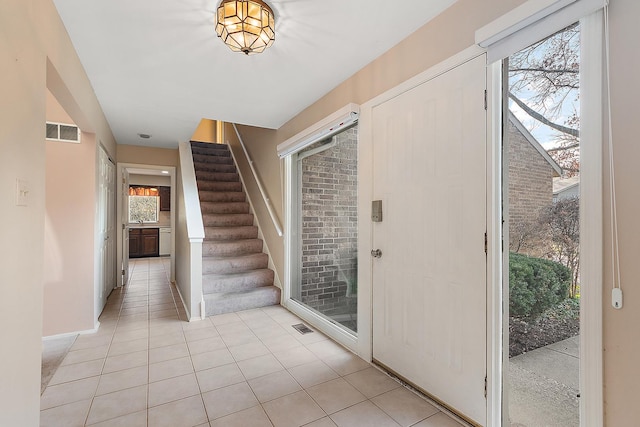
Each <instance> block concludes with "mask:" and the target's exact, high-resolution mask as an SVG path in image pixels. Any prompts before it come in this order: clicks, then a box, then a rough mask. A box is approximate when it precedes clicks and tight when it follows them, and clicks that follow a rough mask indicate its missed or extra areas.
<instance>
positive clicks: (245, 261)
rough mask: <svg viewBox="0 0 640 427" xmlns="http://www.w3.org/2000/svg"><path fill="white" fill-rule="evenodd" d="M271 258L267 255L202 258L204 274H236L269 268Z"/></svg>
mask: <svg viewBox="0 0 640 427" xmlns="http://www.w3.org/2000/svg"><path fill="white" fill-rule="evenodd" d="M268 265H269V257H268V256H267V254H265V253H259V254H249V255H241V256H234V257H208V256H203V257H202V273H203V274H235V273H242V272H246V271H250V270H260V269H262V268H267V266H268Z"/></svg>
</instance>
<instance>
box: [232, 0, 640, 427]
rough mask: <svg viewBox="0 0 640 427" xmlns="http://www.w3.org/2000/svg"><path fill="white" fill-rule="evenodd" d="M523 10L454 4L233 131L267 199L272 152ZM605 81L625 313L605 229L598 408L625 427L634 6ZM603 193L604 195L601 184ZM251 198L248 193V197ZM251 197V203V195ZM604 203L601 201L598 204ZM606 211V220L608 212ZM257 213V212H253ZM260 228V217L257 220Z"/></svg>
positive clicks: (276, 193) (633, 342) (630, 353)
mask: <svg viewBox="0 0 640 427" xmlns="http://www.w3.org/2000/svg"><path fill="white" fill-rule="evenodd" d="M520 3H522V1H520V0H510V1H501V0H491V1H484V2H478V1H475V0H459V1H458V2H457V3H456V4H454V5H453V6H452V7H451V8H450V9H449V10H447V11H445V12H444V13H443V14H442V15H440V16H439V17H437V18H436V19H435V20H433V21H432V22H430V23H428V24H427V25H425V26H424V27H422V28H421V29H419V30H418V31H416V32H415V33H414V34H413V35H411V36H410V37H408V38H407V39H405V40H404V41H402V42H401V43H400V44H399V45H397V46H396V47H394V48H393V49H391V50H390V51H388V52H387V53H385V54H384V55H382V56H381V57H380V58H378V59H377V60H375V61H373V62H372V63H371V64H369V65H368V66H367V67H365V68H364V69H362V70H361V71H359V72H358V73H356V74H355V75H354V76H352V77H351V78H349V79H347V80H346V81H345V82H343V83H342V84H340V85H339V86H338V87H336V88H335V89H334V90H333V91H331V92H329V93H328V94H327V95H325V96H324V97H323V98H321V99H320V100H318V101H317V102H316V103H314V104H312V105H311V106H310V107H309V108H307V109H306V110H304V111H303V112H301V113H300V114H299V115H298V116H296V117H294V118H293V119H292V120H291V121H289V122H288V123H286V124H285V125H283V126H282V127H281V128H280V129H278V130H276V131H273V130H266V129H255V128H248V127H245V126H242V127H240V129H241V134H242V136H243V139H244V140H245V142H246V144H247V146H248V150H249V152H250V153H251V156H252V157H253V160H254V161H255V163H256V167H257V169H258V170H259V173H260V175H261V176H262V179H263V181H264V184H265V187H266V189H267V191H268V193H269V195H270V197H271V198H273V199H274V200H282V181H281V177H280V175H279V174H274V173H273V172H274V171H278V170H279V169H280V162H279V160H278V158H277V156H276V145H277V144H279V143H280V142H283V141H285V140H286V139H287V138H289V137H291V136H293V135H295V134H296V133H298V132H300V131H302V130H304V129H305V128H307V127H309V126H311V125H313V124H314V123H316V122H317V121H319V120H321V119H322V118H324V117H326V116H327V115H329V114H331V113H332V112H334V111H336V110H338V109H339V108H341V107H342V106H344V105H346V104H347V103H349V102H355V103H363V102H365V101H367V100H369V99H372V98H373V97H375V96H376V95H378V94H380V93H382V92H384V91H385V90H387V89H390V88H392V87H394V86H396V85H397V84H399V83H401V82H403V81H405V80H407V79H408V78H410V77H412V76H414V75H416V74H418V73H420V72H421V71H423V70H425V69H427V68H429V67H430V66H431V65H435V64H437V63H438V62H440V61H442V60H444V59H446V58H448V57H450V56H452V55H453V54H455V53H457V52H459V51H461V50H463V49H465V48H467V47H469V46H471V45H472V44H473V42H474V32H475V30H476V29H478V28H480V27H481V26H483V25H485V24H486V23H488V22H490V21H491V20H493V19H495V18H496V17H498V16H500V15H502V14H503V13H505V12H507V11H509V10H510V9H512V8H513V7H515V6H517V5H518V4H520ZM611 3H612V5H611V68H612V73H611V80H612V110H613V134H614V146H615V167H616V183H617V188H618V189H617V200H618V205H617V208H618V216H619V224H618V227H619V235H620V236H621V237H620V267H621V275H622V281H623V287H624V293H625V300H624V308H623V309H622V310H613V309H612V308H611V305H610V298H611V297H610V293H611V291H610V289H611V279H610V277H611V268H610V264H611V260H610V257H609V252H610V250H609V249H608V248H609V247H610V246H609V245H610V237H609V236H610V234H609V232H608V231H607V230H609V224H608V222H606V223H605V224H604V229H605V248H604V249H605V250H604V253H605V258H604V260H603V262H604V264H605V278H604V279H605V280H604V283H603V289H604V301H603V307H604V309H603V311H604V316H603V317H604V319H603V320H604V362H605V365H604V398H605V401H604V405H605V425H607V426H613V427H617V426H631V425H635V424H637V420H638V419H640V405H638V404H637V396H639V395H640V381H638V379H639V378H640V364H639V363H637V362H636V359H637V355H638V354H640V335H639V334H638V333H637V327H638V325H640V303H639V302H638V301H639V299H640V286H639V285H637V284H636V283H635V282H636V280H635V277H638V276H639V275H640V263H638V262H637V259H636V258H637V257H638V255H639V251H638V250H637V247H638V243H637V242H638V240H639V239H640V224H639V223H638V221H637V216H638V211H640V201H639V199H638V197H637V190H636V187H637V184H638V182H640V168H638V166H637V159H638V158H640V144H637V143H636V139H637V136H636V135H637V129H636V127H635V126H634V123H635V122H636V117H635V116H636V115H637V111H638V106H637V104H638V99H640V83H639V82H638V79H637V73H638V70H640V56H638V55H637V46H636V44H637V40H640V26H638V25H637V17H638V16H640V3H638V2H636V1H635V0H615V1H612V2H611ZM604 178H605V188H607V185H608V184H607V181H606V176H605V177H604ZM248 190H249V192H250V193H251V192H252V190H251V189H248ZM251 197H254V196H253V195H251ZM606 200H608V196H607V194H605V201H606ZM608 206H609V205H607V204H606V203H605V208H604V212H605V216H607V214H608V212H609V207H608ZM257 211H258V209H257ZM258 214H259V215H260V216H261V219H260V220H261V221H263V222H266V221H267V220H268V219H267V217H266V216H265V217H264V219H262V215H264V213H263V212H258ZM265 237H266V240H267V243H268V245H269V248H270V250H271V253H272V255H273V258H274V261H276V260H278V261H277V262H276V269H277V270H278V272H279V273H282V272H283V264H282V263H281V261H280V260H283V256H282V253H283V251H284V247H283V240H282V238H279V237H277V236H276V237H274V236H273V235H272V234H271V235H266V236H265Z"/></svg>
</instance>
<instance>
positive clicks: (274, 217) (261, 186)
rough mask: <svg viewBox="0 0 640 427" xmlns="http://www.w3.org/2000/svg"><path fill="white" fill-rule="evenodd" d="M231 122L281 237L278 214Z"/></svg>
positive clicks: (238, 133)
mask: <svg viewBox="0 0 640 427" xmlns="http://www.w3.org/2000/svg"><path fill="white" fill-rule="evenodd" d="M232 124H233V130H235V132H236V135H237V137H238V141H239V142H240V146H241V147H242V151H243V152H244V156H245V157H246V159H247V162H249V167H250V168H251V173H252V174H253V179H254V180H255V181H256V184H257V185H258V190H260V195H261V196H262V199H263V200H264V204H265V206H266V207H267V211H268V212H269V216H270V217H271V221H272V222H273V226H274V227H275V229H276V232H277V233H278V236H280V237H282V235H283V232H282V225H281V224H280V220H279V219H278V215H277V214H276V212H275V210H274V209H273V204H272V203H271V199H270V198H269V195H268V194H267V192H266V190H265V189H264V186H263V185H262V181H261V180H260V177H259V176H258V172H257V171H256V168H255V166H254V164H253V160H252V159H251V156H249V152H248V151H247V147H246V146H245V145H244V141H243V140H242V137H241V136H240V132H238V127H237V126H236V125H235V123H232Z"/></svg>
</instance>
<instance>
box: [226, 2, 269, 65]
mask: <svg viewBox="0 0 640 427" xmlns="http://www.w3.org/2000/svg"><path fill="white" fill-rule="evenodd" d="M217 15H218V21H217V23H216V33H217V34H218V37H220V38H221V39H222V41H223V42H224V43H225V44H226V45H227V46H229V48H231V50H233V51H234V52H243V53H244V54H245V55H252V54H254V53H260V52H262V51H264V50H265V49H266V48H268V47H269V46H271V45H272V44H273V41H274V40H275V37H276V33H275V20H274V17H273V10H271V8H270V7H269V6H268V5H267V4H266V3H265V2H263V1H262V0H222V2H221V3H220V6H218V14H217Z"/></svg>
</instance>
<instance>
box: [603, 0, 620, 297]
mask: <svg viewBox="0 0 640 427" xmlns="http://www.w3.org/2000/svg"><path fill="white" fill-rule="evenodd" d="M604 39H605V47H604V50H605V69H606V79H607V80H606V85H607V120H608V128H609V129H608V140H609V141H608V143H609V193H610V205H611V206H610V208H611V211H610V213H611V262H612V287H613V289H616V288H618V289H620V290H622V282H621V280H620V252H619V244H618V212H617V207H616V179H615V166H614V161H613V123H612V121H611V77H610V75H611V72H610V71H611V70H610V59H609V51H610V49H609V5H608V4H607V5H605V6H604Z"/></svg>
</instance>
